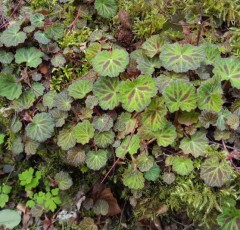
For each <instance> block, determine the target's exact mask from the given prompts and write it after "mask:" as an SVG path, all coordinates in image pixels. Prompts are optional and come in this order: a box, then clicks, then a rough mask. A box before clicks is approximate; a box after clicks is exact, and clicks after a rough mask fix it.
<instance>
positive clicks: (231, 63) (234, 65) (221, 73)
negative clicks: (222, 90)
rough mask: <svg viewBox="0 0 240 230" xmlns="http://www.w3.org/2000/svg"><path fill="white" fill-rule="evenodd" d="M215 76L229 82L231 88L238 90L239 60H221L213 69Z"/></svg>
mask: <svg viewBox="0 0 240 230" xmlns="http://www.w3.org/2000/svg"><path fill="white" fill-rule="evenodd" d="M213 73H214V75H215V76H217V77H219V78H220V79H221V80H222V81H223V80H230V82H231V84H232V86H233V87H235V88H237V89H240V60H239V59H237V58H232V57H230V58H221V59H219V60H218V61H217V62H216V63H215V65H214V69H213Z"/></svg>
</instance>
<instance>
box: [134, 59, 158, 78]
mask: <svg viewBox="0 0 240 230" xmlns="http://www.w3.org/2000/svg"><path fill="white" fill-rule="evenodd" d="M160 66H161V64H160V61H159V58H157V57H155V58H148V57H146V56H142V57H139V58H137V68H138V69H139V70H140V71H141V73H142V74H147V75H151V74H152V73H153V72H154V70H155V68H160Z"/></svg>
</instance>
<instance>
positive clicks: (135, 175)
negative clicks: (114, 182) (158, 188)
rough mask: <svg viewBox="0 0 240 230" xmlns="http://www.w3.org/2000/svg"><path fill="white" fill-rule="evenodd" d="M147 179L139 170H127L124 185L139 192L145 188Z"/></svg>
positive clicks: (124, 175)
mask: <svg viewBox="0 0 240 230" xmlns="http://www.w3.org/2000/svg"><path fill="white" fill-rule="evenodd" d="M144 182H145V179H144V177H143V173H141V172H139V171H138V170H132V169H127V170H125V172H124V174H123V184H124V185H125V186H128V187H129V188H130V189H134V190H138V189H143V188H144Z"/></svg>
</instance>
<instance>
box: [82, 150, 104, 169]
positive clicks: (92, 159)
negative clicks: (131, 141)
mask: <svg viewBox="0 0 240 230" xmlns="http://www.w3.org/2000/svg"><path fill="white" fill-rule="evenodd" d="M106 163H107V152H106V151H104V150H98V151H90V152H88V154H87V157H86V164H87V167H88V168H90V169H92V170H95V171H96V170H99V169H101V168H102V167H103V166H105V165H106Z"/></svg>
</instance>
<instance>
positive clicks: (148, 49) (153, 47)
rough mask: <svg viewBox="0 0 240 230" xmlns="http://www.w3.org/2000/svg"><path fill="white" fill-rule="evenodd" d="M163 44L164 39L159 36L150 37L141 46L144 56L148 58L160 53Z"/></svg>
mask: <svg viewBox="0 0 240 230" xmlns="http://www.w3.org/2000/svg"><path fill="white" fill-rule="evenodd" d="M163 43H164V39H163V38H161V37H160V36H159V35H153V36H151V37H150V38H148V39H147V40H146V41H145V42H144V43H143V44H142V49H143V51H144V54H146V55H147V56H148V57H150V58H152V57H154V56H155V55H156V54H159V53H160V51H161V48H162V46H163Z"/></svg>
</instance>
